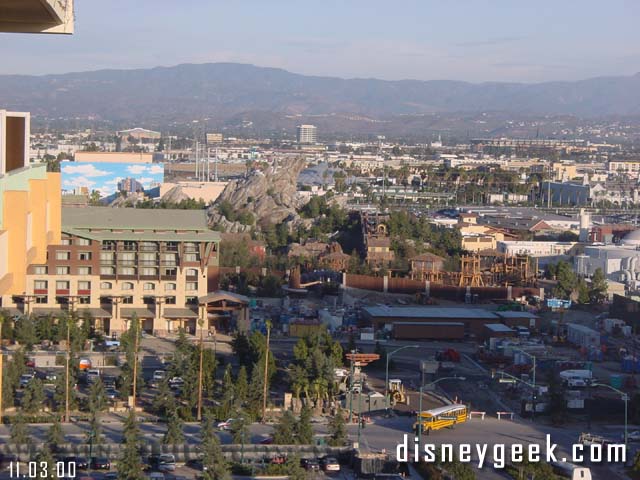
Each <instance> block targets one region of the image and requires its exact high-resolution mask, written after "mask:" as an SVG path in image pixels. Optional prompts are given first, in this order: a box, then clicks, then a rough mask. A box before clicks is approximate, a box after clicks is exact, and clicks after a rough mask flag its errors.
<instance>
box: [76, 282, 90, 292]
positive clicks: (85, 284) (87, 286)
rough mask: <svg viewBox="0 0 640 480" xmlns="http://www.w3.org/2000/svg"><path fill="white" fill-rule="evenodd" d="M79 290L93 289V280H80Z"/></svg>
mask: <svg viewBox="0 0 640 480" xmlns="http://www.w3.org/2000/svg"><path fill="white" fill-rule="evenodd" d="M78 290H91V282H85V281H79V282H78Z"/></svg>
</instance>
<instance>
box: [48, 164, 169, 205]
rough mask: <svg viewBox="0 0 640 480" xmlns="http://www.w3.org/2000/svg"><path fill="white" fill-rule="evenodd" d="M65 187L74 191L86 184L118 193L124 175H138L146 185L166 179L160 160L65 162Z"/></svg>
mask: <svg viewBox="0 0 640 480" xmlns="http://www.w3.org/2000/svg"><path fill="white" fill-rule="evenodd" d="M60 172H61V173H62V179H61V181H62V189H63V190H67V191H73V190H74V189H75V188H79V187H87V188H88V189H89V191H93V190H97V191H99V192H100V194H101V196H103V197H106V196H108V195H111V194H112V193H115V192H116V191H117V189H118V182H120V181H121V180H122V179H124V178H135V179H136V180H137V181H138V182H140V183H141V184H142V186H143V187H144V188H145V189H149V188H151V187H152V186H154V185H155V184H160V183H162V182H163V179H164V165H163V164H161V163H154V164H152V165H151V164H140V163H104V162H97V163H91V162H82V163H78V162H69V161H65V162H62V164H61V165H60Z"/></svg>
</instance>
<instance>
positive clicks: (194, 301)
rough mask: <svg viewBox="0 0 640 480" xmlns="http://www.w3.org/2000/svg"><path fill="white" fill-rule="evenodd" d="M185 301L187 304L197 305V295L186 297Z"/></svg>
mask: <svg viewBox="0 0 640 480" xmlns="http://www.w3.org/2000/svg"><path fill="white" fill-rule="evenodd" d="M185 302H186V303H187V305H197V304H198V297H186V298H185Z"/></svg>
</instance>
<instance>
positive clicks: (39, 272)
mask: <svg viewBox="0 0 640 480" xmlns="http://www.w3.org/2000/svg"><path fill="white" fill-rule="evenodd" d="M33 273H34V274H35V275H46V274H47V267H45V266H44V265H38V266H37V267H33Z"/></svg>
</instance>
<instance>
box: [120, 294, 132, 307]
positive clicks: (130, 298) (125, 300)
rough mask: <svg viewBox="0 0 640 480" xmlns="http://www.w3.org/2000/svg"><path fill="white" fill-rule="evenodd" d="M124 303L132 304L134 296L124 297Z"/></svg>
mask: <svg viewBox="0 0 640 480" xmlns="http://www.w3.org/2000/svg"><path fill="white" fill-rule="evenodd" d="M122 303H124V304H127V305H131V304H132V303H133V297H131V296H129V297H122Z"/></svg>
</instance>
